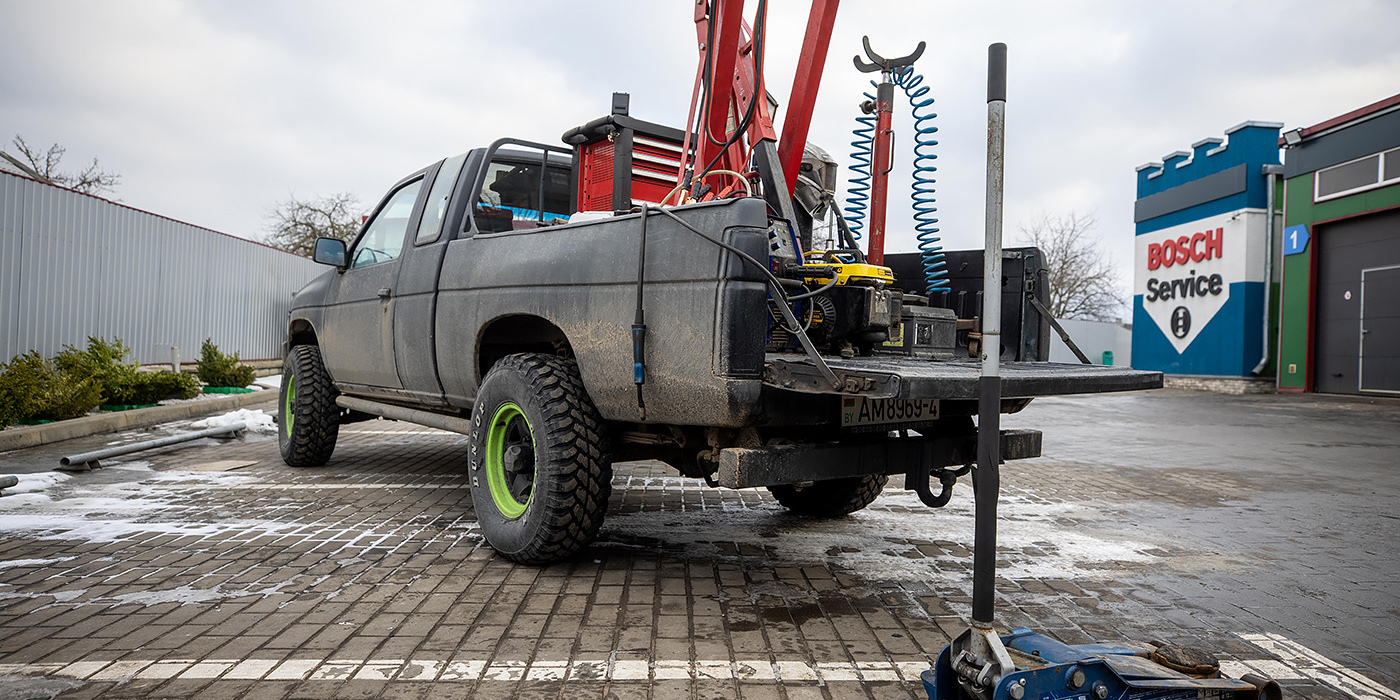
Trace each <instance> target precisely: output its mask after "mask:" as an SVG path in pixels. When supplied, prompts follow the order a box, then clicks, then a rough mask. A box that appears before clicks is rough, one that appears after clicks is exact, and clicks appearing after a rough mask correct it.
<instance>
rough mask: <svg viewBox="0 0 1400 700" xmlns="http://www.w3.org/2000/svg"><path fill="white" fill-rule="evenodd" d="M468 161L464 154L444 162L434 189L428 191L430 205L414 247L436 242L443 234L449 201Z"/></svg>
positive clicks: (425, 208) (420, 225)
mask: <svg viewBox="0 0 1400 700" xmlns="http://www.w3.org/2000/svg"><path fill="white" fill-rule="evenodd" d="M466 161H467V154H465V153H463V154H462V155H460V156H457V157H455V158H448V159H447V160H446V161H443V164H442V167H441V168H438V174H437V178H435V179H434V180H433V189H431V190H429V191H428V203H427V204H426V205H425V206H424V207H423V221H422V222H420V223H419V224H418V234H417V235H415V236H414V237H413V244H414V245H419V244H422V243H430V242H432V241H435V240H437V237H438V234H439V233H441V232H442V220H443V218H444V217H446V216H447V204H448V200H449V199H451V198H452V190H453V189H455V188H454V185H456V184H457V175H458V174H459V173H461V172H462V164H463V163H465V162H466Z"/></svg>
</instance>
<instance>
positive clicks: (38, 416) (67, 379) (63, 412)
mask: <svg viewBox="0 0 1400 700" xmlns="http://www.w3.org/2000/svg"><path fill="white" fill-rule="evenodd" d="M46 364H47V363H46ZM100 403H102V387H101V386H100V385H99V384H98V383H97V382H95V381H93V380H91V379H85V378H82V377H77V376H74V375H72V374H68V373H66V372H60V371H57V370H56V368H55V371H54V372H53V374H52V375H51V376H50V379H49V381H48V383H47V384H46V385H45V386H44V392H43V394H41V395H40V396H39V400H38V401H36V402H35V405H34V409H33V412H31V413H30V415H29V418H30V419H31V420H68V419H69V418H82V417H83V416H85V415H87V414H88V411H91V410H92V409H94V408H97V406H98V404H100Z"/></svg>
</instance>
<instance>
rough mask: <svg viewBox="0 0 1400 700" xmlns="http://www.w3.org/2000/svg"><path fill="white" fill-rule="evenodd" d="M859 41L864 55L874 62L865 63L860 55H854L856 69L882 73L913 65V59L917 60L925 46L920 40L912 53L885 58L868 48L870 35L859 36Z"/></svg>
mask: <svg viewBox="0 0 1400 700" xmlns="http://www.w3.org/2000/svg"><path fill="white" fill-rule="evenodd" d="M860 43H861V44H863V45H864V46H865V55H866V56H869V57H870V60H872V61H874V63H866V62H865V61H862V60H860V56H856V57H855V62H856V70H858V71H860V72H862V73H874V72H876V71H880V72H882V73H893V72H894V69H896V68H904V67H906V66H912V65H914V61H917V60H919V57H920V56H922V55H924V47H925V46H926V45H925V44H924V42H922V41H921V42H919V48H917V49H914V53H911V54H909V55H908V56H904V57H902V58H885V57H884V56H881V55H880V54H878V53H875V51H874V49H871V48H870V37H868V36H863V37H861V38H860Z"/></svg>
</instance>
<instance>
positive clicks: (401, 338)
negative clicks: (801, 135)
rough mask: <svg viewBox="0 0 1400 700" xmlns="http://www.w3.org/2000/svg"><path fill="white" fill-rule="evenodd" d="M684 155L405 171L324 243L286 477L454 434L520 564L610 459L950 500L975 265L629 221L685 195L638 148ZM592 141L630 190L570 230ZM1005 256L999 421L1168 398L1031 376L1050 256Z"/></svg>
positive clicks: (506, 142)
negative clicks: (396, 436)
mask: <svg viewBox="0 0 1400 700" xmlns="http://www.w3.org/2000/svg"><path fill="white" fill-rule="evenodd" d="M647 134H651V135H653V136H658V138H655V139H652V140H650V141H649V140H648V138H647V136H646V135H647ZM677 134H679V130H674V129H671V130H667V129H666V128H665V127H660V126H657V125H653V124H647V123H645V122H640V121H638V120H632V119H630V118H628V117H625V116H618V115H613V116H610V117H606V118H604V119H602V120H596V121H595V122H592V123H590V124H589V125H586V126H585V127H580V128H579V129H575V130H573V131H571V132H569V133H568V134H566V140H568V141H570V142H571V143H572V144H573V145H574V148H573V149H564V148H559V147H553V146H548V145H543V144H535V143H528V142H524V141H517V140H512V139H503V140H501V141H498V142H496V143H495V144H493V145H491V146H490V147H487V148H479V149H475V150H472V151H469V152H467V153H465V154H462V155H459V156H456V157H453V158H447V159H445V160H443V161H440V162H437V163H434V164H432V165H430V166H428V167H426V168H424V169H422V170H420V171H418V172H416V173H413V174H412V175H409V176H408V177H406V178H404V179H403V180H402V181H400V182H399V183H398V184H396V185H395V186H394V187H393V188H392V189H391V190H390V191H389V193H388V194H387V195H385V197H384V198H383V200H382V201H381V202H380V204H379V205H378V207H377V208H376V209H375V211H374V212H373V214H372V215H371V216H370V217H369V218H368V220H367V222H366V223H365V224H364V226H363V227H362V229H361V231H360V233H359V235H358V237H357V238H356V239H355V240H354V241H353V242H352V243H351V244H349V245H348V246H347V245H346V244H344V243H342V242H340V241H335V240H332V239H321V240H320V241H318V244H317V248H316V255H315V258H316V260H317V261H318V262H323V263H327V264H330V265H332V266H334V267H335V269H334V270H330V271H327V272H326V273H325V274H324V275H322V276H320V277H318V278H317V279H315V280H313V281H312V282H311V283H309V284H308V285H307V286H306V288H304V289H303V290H302V291H301V292H300V293H298V294H297V296H296V298H295V300H294V302H293V309H292V312H291V319H290V324H289V326H288V335H287V342H286V352H285V357H286V361H285V369H284V373H283V382H282V399H281V401H282V403H281V416H282V417H281V427H280V430H279V436H280V443H281V452H282V457H283V459H284V461H286V463H287V464H289V465H292V466H298V467H306V466H316V465H322V464H325V463H326V462H327V461H328V460H329V459H330V457H331V454H332V452H333V451H334V449H335V443H336V436H337V430H338V426H339V425H341V424H342V423H346V422H350V421H355V420H362V419H366V418H372V417H375V416H381V417H385V418H391V419H398V420H407V421H412V422H416V423H420V424H423V425H428V426H433V427H437V428H442V429H447V430H453V431H456V432H460V433H463V434H466V435H468V436H469V438H470V439H469V441H468V442H469V448H468V454H467V455H466V459H465V461H464V463H463V465H462V468H463V471H464V472H465V473H466V474H467V475H468V476H469V478H470V484H471V494H472V502H473V506H474V509H475V512H476V516H477V518H478V520H479V522H480V525H481V529H482V532H483V534H484V536H485V538H486V540H487V542H488V543H489V544H490V545H491V546H492V547H494V548H495V549H496V550H497V551H498V552H499V553H500V554H502V555H503V556H505V557H507V558H509V559H511V560H514V561H517V562H522V563H535V564H539V563H547V562H552V561H557V560H560V559H563V558H566V557H568V556H570V555H572V554H574V553H576V552H578V551H579V550H581V549H582V548H584V547H586V546H587V545H588V544H589V543H590V542H591V541H592V540H593V539H594V538H595V537H596V536H597V533H598V530H599V527H600V525H601V524H602V522H603V518H604V514H605V511H606V509H607V503H608V498H609V495H610V492H611V488H612V485H611V481H612V464H613V462H614V461H631V460H644V459H655V460H660V461H662V462H665V463H666V464H668V465H670V466H672V467H674V468H675V469H676V470H677V471H678V472H679V473H680V474H681V475H683V476H687V477H695V478H701V479H704V480H705V481H706V482H707V483H708V484H709V485H711V486H716V487H728V488H753V487H766V488H767V489H769V491H771V492H772V494H773V496H774V497H775V498H776V499H777V500H778V502H779V503H781V504H782V505H784V506H786V507H787V508H789V509H791V510H792V511H794V512H796V513H801V514H806V515H810V516H819V517H821V516H824V517H833V516H841V515H845V514H848V513H851V512H854V511H857V510H859V509H861V508H864V507H865V506H867V505H869V504H870V503H871V502H872V501H874V500H875V498H876V497H877V496H878V495H879V494H880V492H881V490H882V489H883V488H884V487H885V485H886V483H887V480H888V478H889V477H890V476H899V475H903V476H904V477H905V488H909V489H914V490H916V491H918V492H919V494H920V497H921V498H922V499H923V500H924V501H925V502H926V503H929V504H930V505H933V506H941V505H942V504H944V503H946V502H947V500H948V497H949V496H950V494H951V489H952V485H953V483H954V481H955V480H956V479H957V477H958V476H960V475H961V474H963V473H966V471H967V469H969V468H970V466H969V465H971V463H972V462H974V461H975V459H976V456H975V455H976V441H977V437H976V436H977V433H976V428H975V426H974V421H973V416H974V415H975V414H976V411H977V398H978V364H977V363H976V361H975V360H974V359H971V358H970V356H969V355H970V353H969V343H970V344H971V346H972V347H971V349H972V353H971V354H972V355H976V354H977V351H978V348H977V342H978V334H977V327H976V320H975V318H974V317H973V316H974V314H975V313H976V311H975V309H977V308H979V305H978V303H977V299H978V298H980V291H981V290H980V287H981V282H982V280H981V277H980V270H981V256H980V251H970V252H967V253H950V254H949V265H950V272H951V275H950V283H951V285H952V287H951V289H950V290H949V291H947V292H939V293H935V294H934V295H933V296H932V297H930V296H929V295H928V294H927V293H926V289H925V288H924V284H923V278H922V276H921V275H920V274H919V273H918V260H917V256H916V255H913V256H900V255H892V256H888V258H887V260H888V264H889V266H890V267H888V268H886V267H879V266H870V265H865V264H864V258H863V256H860V255H859V253H858V251H856V252H854V253H853V252H852V251H851V249H844V250H837V251H834V252H808V253H805V254H803V253H801V252H794V249H795V248H799V247H800V248H801V250H806V251H811V249H812V247H813V246H812V245H811V242H810V225H811V223H810V222H811V217H810V213H811V212H810V211H807V210H804V211H803V214H805V215H807V216H802V217H799V218H800V219H801V220H800V221H798V225H797V226H791V225H790V221H789V220H785V219H782V218H779V217H777V216H775V215H774V213H773V211H772V207H771V206H770V204H769V203H768V202H765V200H764V199H763V198H760V197H758V196H745V192H744V190H743V189H736V190H735V192H733V193H732V196H725V197H720V198H713V199H711V200H710V201H704V202H698V203H693V204H687V205H684V206H667V207H658V206H655V205H654V204H646V201H647V200H648V199H650V200H651V201H653V202H654V201H658V199H659V196H658V195H655V194H652V191H653V190H654V191H664V190H666V189H670V188H672V187H674V186H675V183H676V181H677V180H676V177H675V173H674V172H672V173H671V176H670V179H669V181H667V180H666V179H665V178H662V177H659V176H656V175H655V174H654V173H651V174H649V173H647V172H645V167H646V164H647V162H648V161H647V160H646V158H647V157H646V156H645V153H644V150H645V148H647V146H646V144H647V143H651V145H652V146H654V147H658V148H659V147H660V146H659V145H658V144H660V145H665V144H667V143H670V142H671V140H672V139H674V138H675V136H676V135H677ZM624 137H625V138H624ZM659 137H669V138H659ZM603 139H606V140H608V141H609V142H611V144H612V145H613V147H614V150H615V151H616V152H614V153H612V154H610V156H609V157H610V158H615V159H617V160H618V161H630V163H631V166H632V168H633V171H632V177H630V178H629V177H626V176H625V175H624V177H623V178H621V179H617V178H615V179H614V180H613V182H615V183H616V182H622V183H625V184H624V185H622V186H620V187H616V188H614V190H615V191H612V192H607V191H604V192H603V199H604V200H607V203H605V204H604V205H601V206H597V205H595V206H594V207H593V208H594V209H598V208H602V209H605V211H601V212H599V211H589V212H586V213H579V211H580V209H582V208H583V207H582V206H581V204H586V203H587V202H588V199H589V197H594V198H595V199H596V198H597V193H598V187H597V184H598V182H599V180H598V179H597V178H596V176H595V174H594V173H592V171H591V170H590V167H592V166H596V165H597V160H596V159H593V160H590V159H589V158H588V150H587V149H588V147H589V146H595V145H598V144H600V143H602V140H603ZM619 142H622V143H621V145H623V146H626V147H627V150H630V151H631V152H625V151H624V149H623V148H620V147H618V145H619ZM662 155H664V153H663V154H662ZM653 160H655V158H654V157H653ZM662 160H665V159H664V158H663V159H662ZM813 163H814V165H815V166H816V167H820V166H821V163H820V162H819V159H815V160H813ZM593 170H596V167H595V168H593ZM590 176H595V177H594V179H591V180H590V179H589V178H590ZM653 180H655V181H653ZM833 181H834V178H833ZM807 184H809V185H810V184H811V183H810V181H809V182H808V183H807ZM648 186H650V187H651V188H653V190H648V189H647V187H648ZM590 188H591V189H590ZM656 188H660V189H656ZM628 189H630V190H631V191H630V192H629V191H628ZM616 190H621V191H616ZM807 194H808V195H809V198H810V197H813V196H814V197H816V198H818V199H820V198H821V197H823V196H825V197H827V198H828V199H829V196H830V192H829V191H828V192H827V193H825V194H823V193H821V192H820V191H819V192H817V193H816V194H815V195H813V194H812V193H811V192H807ZM613 201H616V202H617V203H618V204H621V205H623V206H620V207H618V209H624V210H623V211H608V209H612V207H611V206H609V204H610V203H612V202H613ZM634 203H636V204H642V205H644V206H642V207H632V210H631V211H627V210H625V209H627V208H628V207H631V205H632V204H634ZM818 209H819V207H818ZM571 218H572V222H571V221H570V219H571ZM785 249H786V255H787V257H786V258H784V257H783V253H784V252H785ZM1003 257H1004V259H1005V261H1006V269H1007V277H1006V278H1005V279H1004V285H1003V286H1004V288H1006V289H1008V290H1009V291H1008V293H1007V294H1006V295H1005V299H1006V302H1005V304H1004V307H1005V309H1004V311H1003V319H1004V320H1003V325H1004V327H1005V329H1006V330H1005V331H1004V334H1003V336H1002V338H1003V347H1002V349H1001V355H1002V359H1003V360H1004V361H1005V364H1004V366H1003V377H1002V382H1003V396H1004V397H1005V398H1004V400H1003V402H1002V410H1003V412H1015V411H1018V410H1020V409H1021V408H1023V407H1024V406H1025V405H1026V404H1027V403H1028V402H1029V401H1030V400H1031V399H1032V398H1033V397H1035V396H1042V395H1048V394H1065V393H1083V392H1100V391H1117V390H1130V389H1139V388H1149V387H1155V386H1160V383H1161V375H1160V374H1157V373H1147V372H1135V371H1132V370H1128V369H1125V368H1113V367H1095V366H1081V365H1057V364H1053V363H1048V362H1044V360H1046V359H1047V357H1048V353H1049V337H1048V331H1049V328H1048V325H1047V324H1048V319H1046V318H1044V317H1042V316H1041V315H1040V314H1039V313H1038V312H1037V310H1036V309H1035V308H1034V307H1033V305H1032V304H1031V303H1030V302H1029V301H1028V299H1029V298H1030V297H1032V296H1036V295H1038V296H1039V298H1040V299H1041V300H1042V301H1043V300H1044V297H1045V293H1046V290H1045V285H1044V264H1043V261H1042V259H1041V258H1040V255H1039V252H1038V251H1036V250H1035V249H1020V250H1010V251H1007V252H1006V254H1005V255H1004V256H1003ZM962 269H967V270H968V271H969V272H968V273H967V274H963V275H960V274H959V270H962ZM891 270H898V271H899V273H898V274H894V273H892V272H891ZM891 277H893V279H891ZM908 280H915V281H914V282H909V281H908ZM1001 441H1002V452H1001V454H1002V455H1003V459H1022V458H1028V457H1035V456H1038V455H1039V454H1040V433H1039V432H1037V431H1029V430H1020V431H1002V433H1001Z"/></svg>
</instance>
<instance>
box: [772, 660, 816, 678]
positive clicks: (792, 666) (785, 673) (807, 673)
mask: <svg viewBox="0 0 1400 700" xmlns="http://www.w3.org/2000/svg"><path fill="white" fill-rule="evenodd" d="M773 667H774V669H775V670H776V671H777V672H778V680H781V681H814V680H817V673H816V671H813V670H812V667H811V666H808V665H807V663H806V662H803V661H778V662H776V663H774V664H773Z"/></svg>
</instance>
